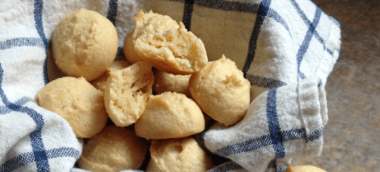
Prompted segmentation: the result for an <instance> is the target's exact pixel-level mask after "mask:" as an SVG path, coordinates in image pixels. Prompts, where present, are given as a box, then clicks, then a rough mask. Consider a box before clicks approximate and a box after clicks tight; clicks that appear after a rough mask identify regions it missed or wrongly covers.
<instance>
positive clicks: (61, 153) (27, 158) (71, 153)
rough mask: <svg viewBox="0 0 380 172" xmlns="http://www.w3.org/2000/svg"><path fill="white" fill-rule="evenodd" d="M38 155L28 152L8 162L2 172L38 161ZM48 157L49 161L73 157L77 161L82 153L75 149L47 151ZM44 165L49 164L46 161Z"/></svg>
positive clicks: (1, 168) (0, 169)
mask: <svg viewBox="0 0 380 172" xmlns="http://www.w3.org/2000/svg"><path fill="white" fill-rule="evenodd" d="M35 155H36V153H34V152H28V153H23V154H20V155H18V156H16V157H14V158H12V159H10V160H8V161H6V162H5V163H4V164H2V165H1V166H0V171H1V172H8V171H9V172H10V171H14V170H16V169H18V168H20V167H22V166H24V165H27V164H29V163H32V162H34V161H35V159H38V157H37V158H36V157H35ZM46 156H47V157H48V159H53V158H60V157H73V158H75V159H78V158H79V156H80V152H79V151H78V150H76V149H74V148H67V147H63V148H57V149H51V150H48V151H46ZM44 163H45V164H46V163H47V160H44Z"/></svg>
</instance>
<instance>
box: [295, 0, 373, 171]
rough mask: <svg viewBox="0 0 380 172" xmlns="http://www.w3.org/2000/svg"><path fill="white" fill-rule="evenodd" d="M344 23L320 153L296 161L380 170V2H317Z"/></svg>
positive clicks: (334, 167) (328, 86)
mask: <svg viewBox="0 0 380 172" xmlns="http://www.w3.org/2000/svg"><path fill="white" fill-rule="evenodd" d="M313 2H314V3H315V4H317V6H319V7H320V8H321V9H322V10H323V11H324V12H325V13H326V14H328V15H330V16H332V17H334V18H335V19H336V20H338V21H339V22H340V24H341V29H342V33H341V35H342V45H341V51H340V56H339V60H338V61H337V63H336V65H335V67H334V70H333V72H332V73H331V74H330V76H329V78H328V81H327V84H326V92H327V102H328V109H329V122H328V124H327V126H326V127H325V130H324V133H323V134H324V136H323V137H324V141H325V142H324V148H323V152H322V155H321V156H320V157H316V158H313V159H294V160H293V163H292V164H294V165H297V164H298V165H300V164H310V165H315V166H318V167H321V168H323V169H325V170H326V171H329V172H330V171H331V172H346V171H350V172H351V171H353V172H359V171H360V172H362V171H363V172H364V171H371V172H375V171H380V1H378V0H313Z"/></svg>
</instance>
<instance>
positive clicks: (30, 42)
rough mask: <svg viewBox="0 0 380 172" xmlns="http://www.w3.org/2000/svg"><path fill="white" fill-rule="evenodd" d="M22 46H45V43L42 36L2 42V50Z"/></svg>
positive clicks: (0, 45) (0, 48) (0, 47)
mask: <svg viewBox="0 0 380 172" xmlns="http://www.w3.org/2000/svg"><path fill="white" fill-rule="evenodd" d="M22 46H36V47H44V46H45V45H44V43H43V41H42V39H41V38H15V39H10V40H6V41H2V42H0V50H5V49H9V48H12V47H22Z"/></svg>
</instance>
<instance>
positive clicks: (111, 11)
mask: <svg viewBox="0 0 380 172" xmlns="http://www.w3.org/2000/svg"><path fill="white" fill-rule="evenodd" d="M116 16H117V0H110V1H109V2H108V14H107V18H108V20H110V21H111V23H112V24H113V25H114V26H116Z"/></svg>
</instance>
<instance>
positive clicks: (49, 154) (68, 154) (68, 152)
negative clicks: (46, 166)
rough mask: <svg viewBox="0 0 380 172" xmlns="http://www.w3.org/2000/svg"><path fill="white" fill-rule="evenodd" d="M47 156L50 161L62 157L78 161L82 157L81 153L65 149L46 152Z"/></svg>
mask: <svg viewBox="0 0 380 172" xmlns="http://www.w3.org/2000/svg"><path fill="white" fill-rule="evenodd" d="M46 155H47V157H48V158H49V159H53V158H60V157H73V158H75V159H78V158H79V157H80V152H79V151H78V150H76V149H74V148H69V147H63V148H57V149H50V150H48V151H46Z"/></svg>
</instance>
